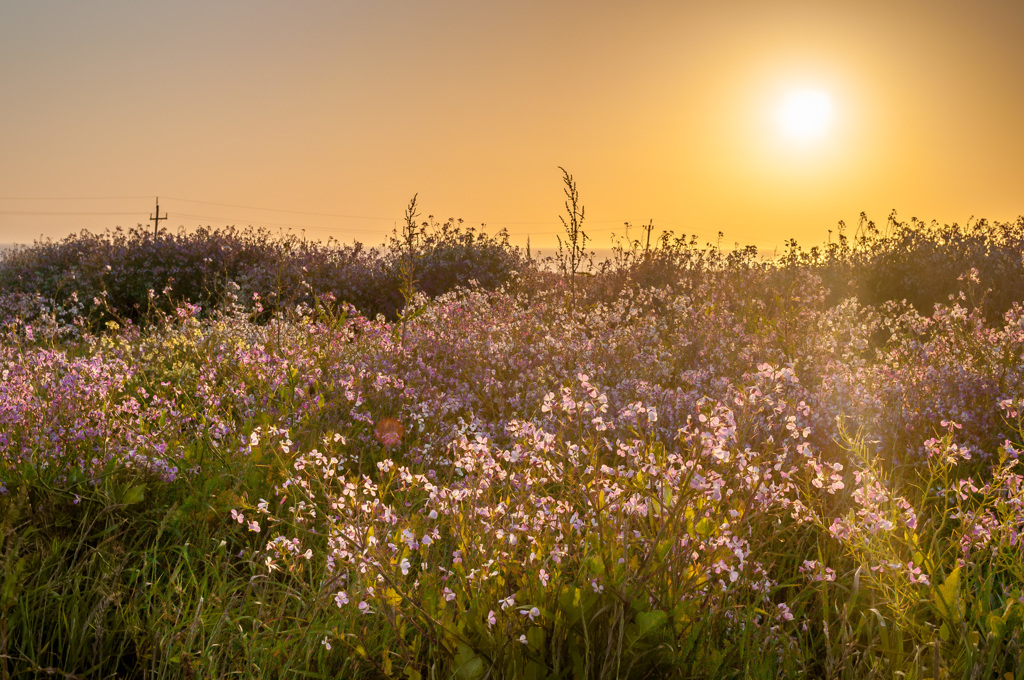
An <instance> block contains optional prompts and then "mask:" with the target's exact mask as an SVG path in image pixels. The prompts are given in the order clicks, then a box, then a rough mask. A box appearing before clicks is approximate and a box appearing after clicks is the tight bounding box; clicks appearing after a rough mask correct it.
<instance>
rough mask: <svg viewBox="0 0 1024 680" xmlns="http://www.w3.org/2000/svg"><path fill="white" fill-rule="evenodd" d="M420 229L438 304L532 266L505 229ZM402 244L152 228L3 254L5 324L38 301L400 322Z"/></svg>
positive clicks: (102, 312)
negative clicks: (323, 304)
mask: <svg viewBox="0 0 1024 680" xmlns="http://www.w3.org/2000/svg"><path fill="white" fill-rule="evenodd" d="M422 230H423V232H424V238H423V239H422V240H421V241H420V242H419V243H418V244H417V247H416V249H415V253H414V262H415V270H416V271H415V275H416V280H417V290H419V291H421V292H423V293H425V294H427V295H429V296H436V295H440V294H442V293H445V292H447V291H449V290H452V289H453V288H455V287H457V286H467V285H469V284H470V283H471V282H476V284H477V285H479V286H481V287H483V288H485V289H491V288H496V287H498V286H500V285H502V284H504V283H506V282H508V281H509V280H510V278H511V277H512V275H513V273H514V272H516V271H517V270H518V269H520V268H521V267H522V266H523V264H524V259H523V257H522V256H521V255H520V254H519V252H518V250H517V249H514V248H512V247H511V246H510V245H509V243H508V235H507V234H506V233H504V232H502V233H500V234H498V235H497V236H490V235H488V234H484V233H478V232H476V231H475V230H474V229H472V228H465V227H463V226H462V224H461V222H456V221H454V220H449V221H447V222H445V223H444V224H437V223H436V222H434V221H433V220H432V219H431V222H430V223H423V225H422ZM395 245H397V241H395V242H394V243H392V246H393V247H392V248H390V249H375V248H371V249H366V248H364V247H363V245H362V244H360V243H355V244H353V245H346V246H341V245H339V244H337V243H335V242H328V243H327V244H323V243H320V242H314V241H308V240H306V239H303V238H300V237H298V236H296V235H294V234H286V235H280V236H274V235H272V234H270V233H269V232H268V231H266V230H265V229H253V228H247V229H236V228H235V227H226V228H223V229H210V228H200V229H197V230H196V231H195V232H192V233H184V232H179V233H177V234H170V233H164V234H161V235H160V236H159V237H156V238H154V236H153V234H152V233H150V232H149V231H147V230H144V229H142V228H134V229H131V230H128V231H124V230H122V229H120V228H119V229H116V230H113V231H107V232H106V233H104V234H93V233H90V232H88V231H83V232H81V233H79V234H73V235H71V236H68V237H67V238H64V239H63V240H61V241H38V242H36V243H35V244H33V245H32V246H27V247H21V248H16V249H14V250H11V251H7V252H5V253H4V254H3V255H2V256H0V296H2V297H0V317H10V318H13V317H18V318H22V319H24V318H26V309H27V307H26V305H29V303H30V302H31V301H36V302H35V303H33V304H35V305H36V307H37V308H38V309H39V310H43V309H44V308H45V309H47V310H49V309H56V310H58V311H57V313H58V314H60V313H61V311H60V310H70V309H71V308H74V310H75V311H74V313H73V314H72V316H75V317H76V318H81V317H83V316H84V317H85V318H89V319H92V322H93V324H94V325H96V326H101V325H102V324H103V323H105V322H106V321H110V320H119V321H125V320H127V321H131V322H137V321H138V320H139V319H141V318H143V317H145V316H147V315H149V314H152V313H154V312H158V311H159V312H164V313H169V312H171V311H173V307H174V305H175V304H176V303H177V302H180V301H186V302H189V303H192V304H196V305H199V306H201V307H202V308H203V309H206V310H209V309H214V308H220V307H223V306H225V305H227V304H230V303H232V302H240V303H241V304H243V305H244V306H246V307H247V308H250V309H255V310H256V311H259V310H262V311H263V312H264V313H272V312H274V311H276V310H278V309H281V308H283V307H289V306H294V305H297V304H301V303H306V304H309V305H312V304H314V301H315V299H316V298H319V297H320V296H324V295H327V294H330V295H331V296H333V297H334V299H335V300H337V301H338V302H348V303H351V304H353V305H354V306H355V307H356V308H357V309H358V310H359V311H360V312H362V313H363V314H365V315H367V316H369V317H371V318H372V317H374V316H376V315H377V314H383V315H385V316H386V317H388V318H392V319H393V318H395V316H396V315H397V313H398V312H399V310H400V309H401V307H402V305H403V304H404V300H403V298H402V295H401V294H400V292H399V286H400V280H399V279H400V277H399V272H398V269H399V258H400V255H399V253H398V251H397V250H396V248H395V247H394V246H395ZM27 296H28V297H31V301H28V302H27V300H28V297H27ZM39 301H43V302H39ZM44 303H45V304H44ZM256 303H258V305H257V304H256Z"/></svg>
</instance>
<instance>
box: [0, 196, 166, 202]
mask: <svg viewBox="0 0 1024 680" xmlns="http://www.w3.org/2000/svg"><path fill="white" fill-rule="evenodd" d="M143 198H149V196H0V201H134V200H139V199H143Z"/></svg>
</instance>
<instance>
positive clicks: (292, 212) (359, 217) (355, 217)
mask: <svg viewBox="0 0 1024 680" xmlns="http://www.w3.org/2000/svg"><path fill="white" fill-rule="evenodd" d="M166 198H168V199H169V200H172V201H181V202H182V203H201V204H203V205H216V206H220V207H223V208H241V209H243V210H262V211H264V212H279V213H288V214H290V215H313V216H317V217H343V218H346V219H350V220H387V221H393V220H394V219H395V218H394V217H371V216H369V215H342V214H340V213H321V212H308V211H303V210H284V209H281V208H258V207H256V206H252V205H238V204H235V203H216V202H214V201H197V200H194V199H191V198H175V197H174V196H167V197H166Z"/></svg>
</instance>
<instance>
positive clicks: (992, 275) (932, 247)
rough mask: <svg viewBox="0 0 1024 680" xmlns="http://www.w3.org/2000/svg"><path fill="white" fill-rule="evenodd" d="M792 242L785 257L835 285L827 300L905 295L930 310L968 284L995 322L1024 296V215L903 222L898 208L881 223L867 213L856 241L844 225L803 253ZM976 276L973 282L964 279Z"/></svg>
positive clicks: (866, 300)
mask: <svg viewBox="0 0 1024 680" xmlns="http://www.w3.org/2000/svg"><path fill="white" fill-rule="evenodd" d="M840 226H841V227H842V226H843V225H840ZM793 245H794V248H793V249H792V250H791V252H790V254H789V255H788V257H789V258H790V259H791V260H793V261H799V262H800V263H801V264H806V265H808V266H811V267H812V268H813V269H815V271H816V272H817V273H818V274H819V275H820V276H821V277H822V280H823V282H824V283H825V285H826V286H827V287H828V288H829V290H830V294H829V296H828V300H827V301H828V302H829V303H830V304H834V303H835V302H837V301H838V300H841V299H843V298H847V297H853V296H856V297H857V299H858V300H859V301H860V302H861V303H862V304H869V305H876V304H880V303H883V302H888V301H896V302H899V301H902V300H906V301H907V302H909V303H910V304H911V305H913V307H914V308H915V309H916V310H917V311H918V312H920V313H921V314H930V313H931V312H932V310H933V309H934V307H935V305H936V304H944V303H947V302H948V301H949V299H950V296H951V295H952V296H956V295H957V294H958V293H959V292H960V291H961V290H964V289H965V288H966V287H969V288H971V293H972V294H973V295H975V296H976V299H974V300H970V301H969V302H970V303H971V304H972V306H977V307H978V308H979V309H981V310H982V311H983V313H984V315H985V317H986V318H987V319H988V320H989V321H990V322H995V321H998V320H999V319H1001V318H1002V316H1003V314H1005V313H1006V311H1007V310H1009V309H1010V308H1011V307H1012V306H1013V303H1014V302H1021V301H1024V216H1022V217H1018V218H1017V220H1016V221H1015V222H989V221H987V220H984V219H982V220H978V221H976V222H974V223H968V224H966V225H959V224H956V223H953V224H951V225H950V224H946V225H941V226H940V225H939V224H938V223H937V222H931V223H930V224H926V223H925V222H923V221H921V220H918V219H916V218H912V219H911V220H910V221H909V222H901V221H899V220H898V219H897V217H896V214H895V212H894V213H892V214H890V215H889V219H888V221H887V224H886V227H885V229H884V231H883V230H880V229H879V228H878V227H877V226H876V225H875V223H874V222H872V221H870V220H868V219H867V216H866V215H864V214H863V213H862V214H861V222H860V225H859V226H858V229H857V233H856V234H855V235H854V237H853V242H852V243H851V242H850V239H849V238H848V237H847V236H846V235H845V234H843V232H842V230H841V231H840V234H839V238H838V240H837V241H835V242H832V243H830V244H828V245H827V246H825V248H823V249H817V248H812V249H811V250H810V251H809V252H806V253H801V252H799V249H798V248H795V243H794V244H793ZM972 270H973V271H974V272H975V273H974V274H972ZM972 278H973V279H976V280H975V281H973V284H974V285H971V286H965V284H964V283H963V281H964V280H967V281H968V283H972V282H971V279H972Z"/></svg>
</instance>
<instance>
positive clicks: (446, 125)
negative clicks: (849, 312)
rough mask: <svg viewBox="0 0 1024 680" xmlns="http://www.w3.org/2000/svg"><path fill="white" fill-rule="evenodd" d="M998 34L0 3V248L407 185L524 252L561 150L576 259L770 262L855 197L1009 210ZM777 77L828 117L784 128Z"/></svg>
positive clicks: (451, 13)
mask: <svg viewBox="0 0 1024 680" xmlns="http://www.w3.org/2000/svg"><path fill="white" fill-rule="evenodd" d="M1022 35H1024V3H1022V2H1020V1H1019V0H1004V1H997V0H972V1H970V2H968V1H966V0H963V1H958V2H951V1H941V0H930V1H927V2H921V1H913V2H910V1H902V0H888V1H885V2H875V1H872V0H867V1H861V2H846V3H837V2H823V1H822V0H816V1H815V2H784V1H779V2H774V1H773V2H729V1H725V0H723V1H722V2H703V1H702V2H696V1H694V2H681V1H677V2H668V1H660V2H654V1H650V2H648V1H644V0H635V1H633V2H611V1H595V0H590V1H587V2H560V1H557V0H543V1H536V2H534V1H532V0H531V1H526V0H516V1H515V2H498V1H497V0H495V1H488V2H481V1H480V0H472V1H470V0H466V1H432V0H418V1H412V0H373V1H371V0H364V1H362V2H341V1H331V2H328V1H322V2H312V1H309V2H304V1H298V0H297V1H295V2H281V1H280V0H278V1H274V2H271V1H261V0H244V1H243V0H218V1H216V2H210V1H209V0H203V1H193V0H176V1H175V2H164V3H155V2H137V1H127V0H126V1H122V2H111V1H106V0H96V1H91V2H77V1H70V0H69V1H66V2H54V1H51V0H32V1H31V2H29V1H27V0H9V1H5V2H3V3H0V97H2V99H0V101H2V106H0V242H31V241H32V240H33V239H35V238H38V237H39V236H41V235H45V236H48V237H53V238H59V237H63V236H64V235H66V234H68V233H70V232H72V231H77V230H79V229H82V228H88V229H90V230H93V231H102V230H103V229H105V228H107V227H113V226H115V225H121V226H124V227H130V226H134V225H135V224H137V223H145V222H146V220H147V219H148V217H149V216H150V214H151V213H152V212H153V202H154V197H156V196H160V208H161V213H163V212H167V213H168V214H169V215H170V219H169V220H168V221H167V222H166V223H164V225H162V226H170V227H171V228H172V229H177V228H179V227H184V228H186V229H194V228H195V227H196V226H198V225H200V224H203V225H211V226H223V225H225V224H236V225H238V226H243V225H246V224H259V225H267V226H268V227H270V228H272V229H274V230H276V229H278V228H284V229H287V228H291V229H292V230H293V231H300V230H302V229H305V233H306V235H307V236H308V237H311V238H316V239H326V238H328V237H329V236H333V237H334V238H336V239H339V240H341V241H343V242H350V241H352V240H353V239H359V240H361V241H363V242H364V243H367V244H369V245H376V244H379V243H381V242H382V241H383V240H384V239H385V237H386V235H387V234H388V233H389V232H390V230H391V229H392V227H393V226H394V225H395V224H396V223H398V222H400V221H401V218H402V213H403V210H404V208H405V206H406V204H407V203H408V201H409V199H410V198H411V197H412V195H413V194H415V193H418V194H419V202H420V205H421V207H422V211H423V214H424V216H425V215H427V214H433V215H435V216H437V217H439V218H447V217H457V218H458V217H461V218H463V219H464V220H466V222H469V223H471V224H480V223H486V224H487V228H488V230H489V231H494V230H497V229H498V228H501V227H507V228H508V230H509V232H510V233H511V234H512V237H513V242H515V243H519V244H522V243H525V241H526V237H527V235H529V236H530V238H531V241H532V244H533V246H534V248H535V249H536V248H537V247H542V248H543V247H550V245H551V244H552V243H553V242H554V238H555V234H556V233H558V231H559V230H560V228H561V225H560V223H559V221H558V215H559V213H560V212H561V211H562V201H563V199H564V197H563V194H562V184H561V173H560V171H559V170H558V166H564V167H565V168H566V169H567V170H569V171H570V172H571V173H573V175H574V176H575V178H576V180H577V183H578V185H579V190H580V194H581V197H582V200H583V203H584V205H585V206H586V216H587V219H586V222H585V224H584V226H585V228H586V229H587V230H588V231H589V232H590V233H591V235H592V236H593V239H594V240H593V245H594V246H595V247H597V248H603V247H607V246H608V245H609V239H610V236H611V234H612V232H613V231H614V232H618V233H620V234H621V232H622V223H623V222H624V221H630V222H632V223H633V224H634V225H639V224H641V223H646V222H647V221H648V220H651V219H653V220H654V225H655V230H656V232H657V231H658V230H660V229H671V230H674V231H675V232H676V233H677V234H678V233H687V234H696V235H697V236H698V237H700V238H701V239H707V240H715V239H716V238H717V236H716V235H717V233H718V232H719V231H721V232H724V234H725V236H724V245H731V244H732V243H734V242H740V243H742V244H754V245H757V246H758V247H759V248H760V249H761V250H762V251H763V252H766V253H767V254H770V253H771V251H772V250H773V249H775V248H776V247H778V246H781V244H782V243H783V241H784V240H785V239H787V238H790V237H794V238H797V239H798V240H799V241H800V242H801V244H803V245H807V246H810V245H816V244H820V243H822V242H824V241H825V240H826V239H827V238H828V230H829V229H833V230H834V229H835V227H836V224H837V222H838V221H839V220H845V221H846V222H847V224H849V225H851V226H853V225H855V224H856V222H857V216H858V215H859V213H860V212H861V211H866V212H867V213H868V216H869V217H871V218H872V219H874V220H876V221H878V222H879V223H884V222H885V219H886V216H887V215H888V214H889V212H890V211H891V210H894V209H895V210H896V211H897V213H898V215H899V216H900V217H901V218H904V219H908V218H910V217H911V216H916V217H919V218H922V219H925V220H927V221H930V220H932V219H936V220H939V221H940V222H953V221H957V222H960V223H963V222H965V221H967V220H968V219H969V218H971V217H972V216H973V217H975V218H980V217H986V218H988V219H990V220H1012V219H1015V218H1016V217H1017V216H1018V215H1021V214H1024V39H1022V37H1021V36H1022ZM794 93H796V95H795V96H797V97H800V96H804V97H805V98H807V97H810V98H811V100H813V101H817V102H818V103H819V104H821V106H819V107H818V108H819V109H821V110H822V111H824V112H825V113H828V114H829V116H828V117H827V120H820V121H818V120H814V116H813V115H812V116H811V119H810V120H804V119H798V120H797V121H796V122H795V123H794V122H792V121H790V123H789V124H790V125H791V127H795V128H796V129H795V130H790V132H788V133H787V128H786V124H785V122H784V121H783V120H780V108H782V107H783V106H784V104H785V102H786V101H787V97H791V96H794ZM800 93H804V94H803V95H801V94H800ZM807 93H810V94H807ZM815 97H817V99H814V98H815ZM822 102H825V103H824V104H822ZM811 108H812V109H813V108H814V107H813V106H812V107H811ZM812 114H813V111H812ZM816 125H817V126H819V127H821V128H822V129H821V130H820V131H819V132H818V134H816V135H812V134H810V132H809V129H810V127H814V126H816ZM804 128H806V129H804ZM802 129H803V132H801V130H802ZM804 132H807V134H804ZM28 199H34V200H28ZM266 209H273V210H266ZM314 213H318V214H314Z"/></svg>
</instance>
